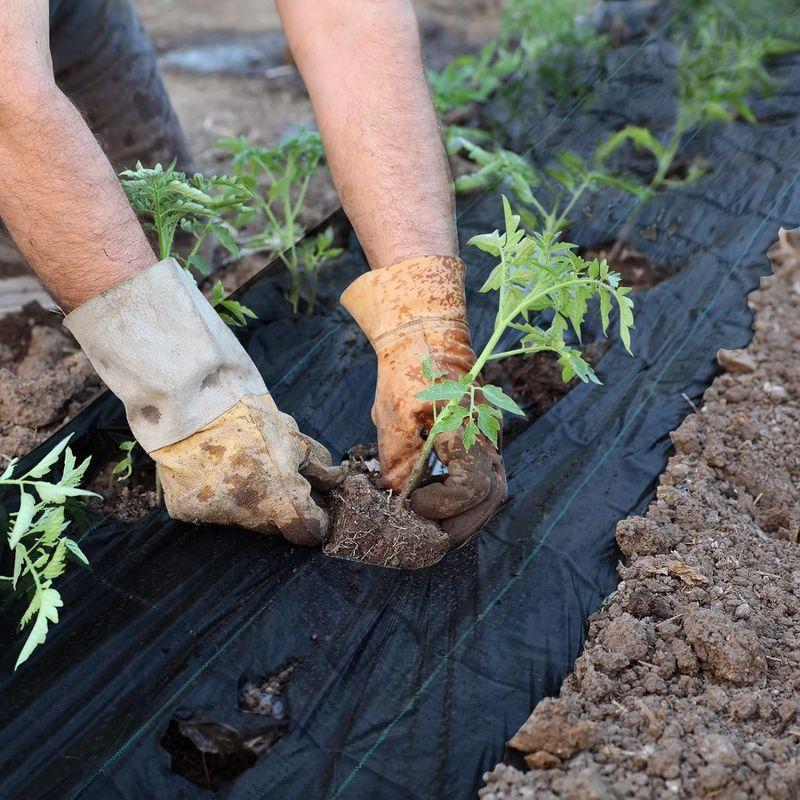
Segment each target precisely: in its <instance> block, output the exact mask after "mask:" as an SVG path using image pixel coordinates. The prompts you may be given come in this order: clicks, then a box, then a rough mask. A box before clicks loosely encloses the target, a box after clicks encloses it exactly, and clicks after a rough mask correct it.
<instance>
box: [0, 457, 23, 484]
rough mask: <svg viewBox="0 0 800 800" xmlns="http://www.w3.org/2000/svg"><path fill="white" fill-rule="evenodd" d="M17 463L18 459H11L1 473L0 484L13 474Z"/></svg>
mask: <svg viewBox="0 0 800 800" xmlns="http://www.w3.org/2000/svg"><path fill="white" fill-rule="evenodd" d="M18 463H19V459H18V458H12V459H11V461H9V462H8V466H7V467H6V468H5V470H4V471H3V474H2V475H0V483H1V482H2V481H5V480H8V479H9V478H10V477H11V476H12V475H13V474H14V467H16V466H17V464H18Z"/></svg>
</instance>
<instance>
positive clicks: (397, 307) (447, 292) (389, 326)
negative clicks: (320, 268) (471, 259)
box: [340, 256, 467, 350]
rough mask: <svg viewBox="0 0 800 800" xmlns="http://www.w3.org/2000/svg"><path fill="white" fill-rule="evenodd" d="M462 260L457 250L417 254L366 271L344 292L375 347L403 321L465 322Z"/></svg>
mask: <svg viewBox="0 0 800 800" xmlns="http://www.w3.org/2000/svg"><path fill="white" fill-rule="evenodd" d="M464 271H465V268H464V262H463V261H462V260H461V259H460V258H455V257H454V256H419V257H417V258H409V259H406V260H405V261H400V262H398V263H397V264H393V265H392V266H391V267H385V268H383V269H378V270H373V271H372V272H367V273H365V274H364V275H362V276H361V277H360V278H357V279H356V280H355V281H353V283H351V284H350V286H349V287H348V288H347V289H346V290H345V292H344V294H342V296H341V298H340V300H341V303H342V305H343V306H344V307H345V308H346V309H347V310H348V311H349V312H350V314H351V315H352V316H353V318H354V319H355V321H356V322H357V323H358V324H359V326H360V327H361V330H363V331H364V333H365V334H366V335H367V338H368V339H369V340H370V342H371V343H372V346H373V347H374V348H375V350H379V349H381V346H382V345H385V344H386V343H388V342H387V340H388V339H389V338H393V337H394V336H395V335H399V334H402V331H403V328H404V327H405V326H409V327H417V326H418V325H419V323H420V322H421V321H423V320H424V321H425V325H424V326H425V327H431V326H432V327H442V326H444V327H448V326H449V325H451V324H452V323H460V324H461V325H464V326H465V325H466V322H467V302H466V297H465V295H464Z"/></svg>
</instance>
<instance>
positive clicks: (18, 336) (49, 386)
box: [0, 303, 101, 458]
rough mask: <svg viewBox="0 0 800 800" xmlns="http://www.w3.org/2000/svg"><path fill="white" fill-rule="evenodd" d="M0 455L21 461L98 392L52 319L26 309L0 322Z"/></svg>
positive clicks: (82, 359) (91, 374) (91, 376)
mask: <svg viewBox="0 0 800 800" xmlns="http://www.w3.org/2000/svg"><path fill="white" fill-rule="evenodd" d="M0 333H1V334H2V339H1V340H0V454H2V455H3V456H5V457H7V458H14V457H17V456H23V455H25V454H26V453H28V452H29V451H30V450H32V449H33V448H34V447H36V445H38V444H39V443H40V442H43V441H44V440H45V439H46V438H47V437H48V436H50V435H51V434H52V433H53V432H54V431H55V430H57V429H58V428H59V427H60V426H61V425H63V424H64V423H65V422H66V421H67V420H68V419H70V418H71V417H72V416H74V414H75V413H76V412H77V411H78V409H79V408H80V407H81V406H82V405H83V404H84V403H85V402H87V401H88V400H89V399H90V398H91V397H93V396H94V395H95V394H96V393H97V392H98V391H99V390H100V388H101V383H100V379H99V378H98V377H97V375H96V374H95V372H94V370H93V369H92V366H91V364H90V363H89V360H88V359H87V358H86V356H85V355H84V354H83V353H82V352H80V351H79V350H78V349H77V345H76V344H75V342H74V340H73V339H71V337H70V336H69V335H68V334H67V333H66V331H65V330H64V329H63V328H62V327H61V320H60V317H58V316H57V315H55V314H52V313H50V312H47V311H45V310H44V309H42V308H41V306H39V305H38V304H37V303H31V304H29V305H27V306H25V308H23V309H22V311H19V312H17V313H14V314H9V315H8V316H7V317H5V318H4V319H3V320H2V321H0Z"/></svg>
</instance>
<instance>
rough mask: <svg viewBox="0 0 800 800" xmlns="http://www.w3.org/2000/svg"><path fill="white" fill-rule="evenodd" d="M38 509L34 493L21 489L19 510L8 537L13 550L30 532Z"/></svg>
mask: <svg viewBox="0 0 800 800" xmlns="http://www.w3.org/2000/svg"><path fill="white" fill-rule="evenodd" d="M35 511H36V502H35V500H34V497H33V495H32V494H29V493H28V492H26V491H25V490H24V489H21V490H20V497H19V510H18V511H17V513H16V514H15V516H14V525H13V527H12V528H11V533H10V534H9V537H8V546H9V547H10V548H11V549H12V550H13V549H14V548H15V547H16V546H17V544H18V543H19V540H20V539H21V538H22V537H23V536H24V535H25V534H26V533H27V532H28V529H29V528H30V526H31V522H32V521H33V515H34V513H35Z"/></svg>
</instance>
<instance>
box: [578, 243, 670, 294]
mask: <svg viewBox="0 0 800 800" xmlns="http://www.w3.org/2000/svg"><path fill="white" fill-rule="evenodd" d="M582 255H583V257H584V258H585V259H587V260H592V259H595V258H598V259H606V260H607V261H608V264H609V266H610V267H611V269H612V270H614V272H618V273H619V274H620V276H621V278H622V284H623V286H630V288H631V289H633V291H634V292H645V291H647V290H648V289H652V288H653V286H657V285H658V284H659V283H661V281H663V280H666V279H667V278H669V276H670V274H671V273H670V272H669V271H668V270H666V269H665V268H664V267H662V266H660V265H659V264H656V263H655V262H654V261H651V260H650V259H649V258H647V256H645V255H644V254H643V253H640V252H639V251H638V250H637V249H636V248H635V247H634V246H633V245H632V244H629V243H628V242H610V243H608V244H602V245H599V246H597V247H592V248H589V249H588V250H586V251H584V252H583V253H582Z"/></svg>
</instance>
